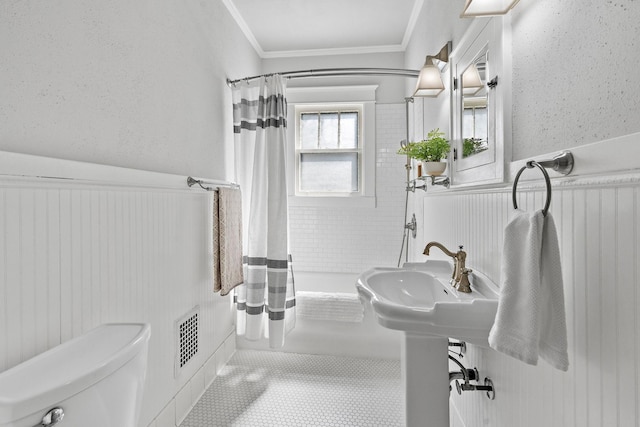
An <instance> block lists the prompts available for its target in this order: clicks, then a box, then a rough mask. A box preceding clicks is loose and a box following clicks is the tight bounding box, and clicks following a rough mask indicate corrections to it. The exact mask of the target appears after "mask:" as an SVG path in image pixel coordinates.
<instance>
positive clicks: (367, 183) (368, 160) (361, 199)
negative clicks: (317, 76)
mask: <svg viewBox="0 0 640 427" xmlns="http://www.w3.org/2000/svg"><path fill="white" fill-rule="evenodd" d="M377 89H378V85H355V86H354V85H346V86H312V87H309V86H308V87H287V105H288V106H289V108H288V111H287V123H289V126H288V127H287V162H286V163H287V166H286V167H287V188H288V193H289V206H293V207H296V206H300V207H343V208H360V207H367V208H375V207H376V194H375V193H376V185H375V184H376V90H377ZM310 104H313V105H318V104H327V105H340V104H362V106H363V115H362V120H361V126H362V135H361V142H362V149H363V154H362V169H361V174H362V178H361V182H362V193H361V194H360V195H353V196H349V197H345V196H332V195H330V194H329V195H325V196H318V197H316V196H296V194H295V189H296V177H295V174H296V155H295V141H296V138H295V129H296V126H295V122H296V117H295V115H296V114H295V107H296V106H298V105H300V106H303V105H310Z"/></svg>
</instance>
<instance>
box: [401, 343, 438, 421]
mask: <svg viewBox="0 0 640 427" xmlns="http://www.w3.org/2000/svg"><path fill="white" fill-rule="evenodd" d="M448 345H449V340H448V339H447V338H442V337H436V336H430V335H420V334H413V333H411V332H405V334H404V339H403V341H402V383H403V384H404V387H405V416H406V425H407V427H424V426H429V427H449V361H448V357H447V355H448Z"/></svg>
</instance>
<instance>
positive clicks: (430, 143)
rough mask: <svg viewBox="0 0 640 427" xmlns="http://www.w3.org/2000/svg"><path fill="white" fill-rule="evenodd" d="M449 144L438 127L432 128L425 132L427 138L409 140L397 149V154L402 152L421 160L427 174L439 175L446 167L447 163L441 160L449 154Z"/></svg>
mask: <svg viewBox="0 0 640 427" xmlns="http://www.w3.org/2000/svg"><path fill="white" fill-rule="evenodd" d="M450 150H451V146H450V145H449V140H448V139H446V138H445V137H444V132H441V131H440V129H433V130H432V131H430V132H429V133H428V134H427V138H426V139H424V140H422V141H418V142H410V143H408V144H407V145H405V146H404V147H402V148H400V150H398V154H404V155H407V156H409V157H411V158H412V159H416V160H418V161H420V162H422V165H423V168H424V170H425V173H426V174H427V175H432V176H438V175H441V174H442V173H443V172H444V170H445V169H446V168H447V163H446V162H443V161H442V160H444V159H446V158H447V156H448V155H449V151H450Z"/></svg>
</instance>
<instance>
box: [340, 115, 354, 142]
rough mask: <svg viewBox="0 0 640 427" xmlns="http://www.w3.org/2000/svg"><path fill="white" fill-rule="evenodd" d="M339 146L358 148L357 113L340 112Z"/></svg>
mask: <svg viewBox="0 0 640 427" xmlns="http://www.w3.org/2000/svg"><path fill="white" fill-rule="evenodd" d="M340 148H358V113H355V112H354V113H341V114H340Z"/></svg>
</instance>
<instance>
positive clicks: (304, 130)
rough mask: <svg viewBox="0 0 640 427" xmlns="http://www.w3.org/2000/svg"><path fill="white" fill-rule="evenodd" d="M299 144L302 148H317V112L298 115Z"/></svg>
mask: <svg viewBox="0 0 640 427" xmlns="http://www.w3.org/2000/svg"><path fill="white" fill-rule="evenodd" d="M300 145H301V146H302V148H311V149H313V148H318V113H311V114H305V113H303V114H301V115H300Z"/></svg>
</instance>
